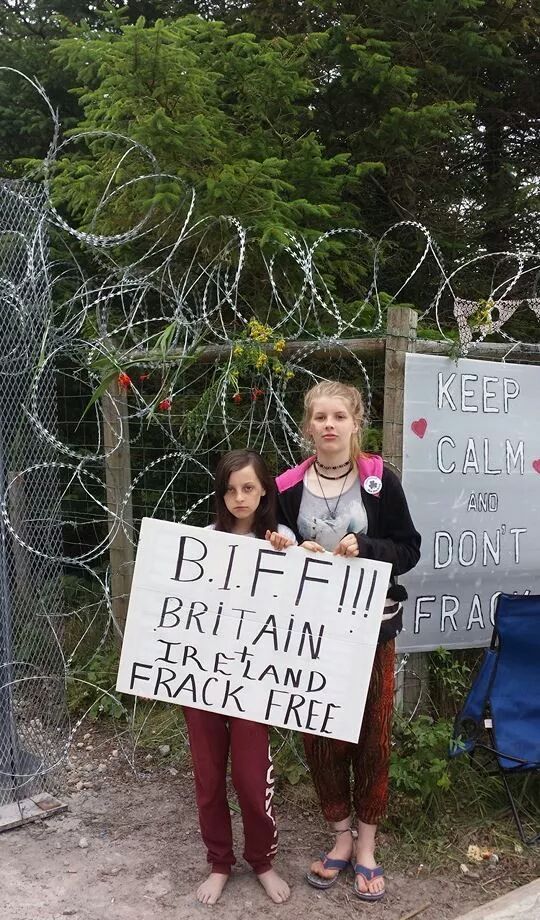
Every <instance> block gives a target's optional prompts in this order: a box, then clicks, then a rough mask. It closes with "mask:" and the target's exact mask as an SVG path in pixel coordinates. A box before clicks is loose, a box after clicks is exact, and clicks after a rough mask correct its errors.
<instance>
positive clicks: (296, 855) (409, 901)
mask: <svg viewBox="0 0 540 920" xmlns="http://www.w3.org/2000/svg"><path fill="white" fill-rule="evenodd" d="M92 742H95V743H92ZM79 744H81V742H79ZM88 747H90V748H91V749H90V750H87V748H88ZM142 762H143V764H144V766H145V767H148V770H149V772H148V774H144V775H139V776H138V777H136V776H134V775H133V773H132V772H131V771H130V770H129V768H128V766H127V764H126V762H125V760H124V758H123V757H122V753H121V751H118V748H117V746H116V747H115V741H114V739H110V738H107V737H105V738H104V737H103V735H99V734H97V735H92V736H87V737H86V738H85V741H84V744H83V746H82V747H79V748H74V750H73V752H72V756H71V769H70V772H69V774H68V776H69V788H70V790H71V791H70V794H69V795H66V796H63V799H64V800H65V801H67V802H68V803H69V811H68V812H67V813H66V814H65V815H57V816H55V817H51V818H49V819H48V820H46V821H43V822H41V823H34V824H29V825H27V826H25V827H22V828H19V829H17V830H13V831H8V832H6V833H3V834H0V877H1V884H0V917H2V918H3V920H64V918H65V917H73V918H74V920H128V918H129V920H158V918H159V920H185V918H193V917H199V916H201V917H202V916H204V915H206V914H208V912H209V911H210V912H213V913H214V914H217V913H219V916H220V917H222V918H224V920H240V918H242V920H243V918H246V920H247V918H250V920H251V918H254V917H255V918H260V920H263V918H265V917H268V918H270V917H276V918H279V920H293V918H294V920H297V918H300V920H307V918H309V920H311V918H313V920H326V918H328V920H330V918H334V917H336V916H337V917H339V918H343V920H346V918H350V917H358V918H363V917H366V918H368V917H369V918H370V920H402V918H405V917H407V915H408V914H410V913H411V912H413V911H414V910H415V909H418V908H420V907H422V906H423V905H425V904H427V903H429V904H430V907H429V908H427V909H426V910H423V911H422V912H421V913H419V914H418V915H417V916H418V918H419V920H451V918H455V917H457V916H458V914H460V913H463V912H464V911H465V910H467V909H471V908H472V907H474V906H476V905H478V904H480V903H482V902H484V901H486V900H489V899H491V898H492V897H495V896H496V895H497V894H499V893H501V892H502V891H505V890H508V888H510V887H512V879H511V878H510V877H509V876H508V873H507V872H505V871H501V866H499V867H495V868H491V867H490V870H489V871H487V870H484V871H483V873H482V876H481V878H479V879H478V880H474V881H473V880H471V879H466V878H465V877H463V876H461V877H460V872H459V866H457V865H456V871H455V874H454V875H453V876H447V877H444V876H433V875H432V876H430V877H423V872H422V873H420V877H418V868H417V867H414V870H412V871H411V875H406V874H403V873H398V872H393V871H390V872H389V873H388V875H387V888H388V896H387V898H386V900H385V901H384V902H381V903H380V904H370V905H364V904H362V903H361V902H359V901H358V900H355V899H354V896H353V894H352V880H351V877H350V876H349V878H348V879H347V880H345V879H344V880H340V881H339V882H338V884H337V885H336V886H335V888H334V889H332V891H331V892H327V893H324V894H319V893H317V892H315V891H313V890H312V889H310V888H309V886H308V885H307V884H305V883H304V882H303V881H302V876H303V873H304V871H305V869H306V866H307V865H308V863H309V860H310V858H311V857H312V856H313V854H314V853H317V852H318V851H319V850H320V849H322V848H323V847H324V845H325V842H326V838H325V834H324V828H323V826H322V823H320V822H319V821H318V819H317V818H316V817H314V815H313V814H306V813H305V809H301V808H300V807H297V806H294V805H290V804H284V803H282V805H281V807H280V808H279V812H278V820H279V827H280V838H281V839H280V854H279V859H278V863H277V866H278V868H280V870H281V871H282V872H283V874H284V875H285V877H286V878H287V879H288V881H289V882H290V884H291V888H292V894H291V899H290V901H289V902H288V903H287V904H286V905H280V906H274V905H272V904H271V903H270V902H269V901H268V900H267V898H266V895H265V894H264V892H263V891H262V889H261V888H260V886H259V885H258V884H257V882H256V880H255V879H254V877H253V875H252V873H251V872H250V871H249V870H248V868H247V867H246V866H245V864H244V863H243V862H242V860H241V859H239V864H238V867H237V868H236V869H235V871H234V874H233V876H232V879H231V881H230V883H229V885H228V887H227V889H226V890H225V893H224V895H223V897H222V899H221V901H220V903H219V904H218V905H217V906H215V907H213V908H209V907H203V906H202V905H200V904H198V902H197V901H196V900H195V898H194V894H193V893H194V890H195V888H196V887H197V884H198V883H199V881H200V879H201V878H202V877H203V875H204V873H205V872H206V863H205V857H204V851H203V847H202V844H201V840H200V835H199V830H198V825H197V815H196V811H195V806H194V800H193V788H192V777H191V775H190V771H189V769H187V768H184V769H176V768H175V767H173V766H170V765H167V758H166V757H159V756H155V757H154V758H153V759H152V761H151V762H145V760H144V756H143V757H142ZM156 764H158V765H157V766H155V765H156ZM83 784H84V785H83ZM233 825H234V830H235V840H236V841H237V842H238V846H237V852H238V853H241V852H242V849H241V840H242V833H241V830H242V829H241V820H240V816H239V815H237V814H234V815H233ZM85 843H86V845H85ZM495 876H497V877H498V878H495ZM491 880H493V882H494V884H490V881H491Z"/></svg>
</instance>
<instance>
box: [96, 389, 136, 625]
mask: <svg viewBox="0 0 540 920" xmlns="http://www.w3.org/2000/svg"><path fill="white" fill-rule="evenodd" d="M101 405H102V410H103V443H104V447H105V451H106V453H107V454H108V456H107V457H106V459H105V481H106V485H107V507H108V509H109V534H110V536H111V542H110V547H109V559H110V566H111V602H112V610H113V618H114V625H115V629H116V630H117V633H118V636H119V638H120V639H121V637H122V635H123V633H124V626H125V622H126V614H127V607H128V601H129V592H130V590H131V579H132V577H133V564H134V558H135V552H134V547H133V544H132V542H131V540H134V529H133V506H132V502H131V492H130V490H131V453H130V446H129V420H128V412H129V410H128V401H127V394H126V391H125V389H123V388H122V387H120V386H119V384H118V380H117V379H116V377H115V378H114V380H112V382H111V383H110V385H109V387H108V388H107V390H106V392H105V394H104V396H103V399H102V401H101ZM119 442H120V443H119ZM117 445H118V446H117ZM115 447H116V450H114V448H115ZM128 494H129V498H127V496H128ZM128 537H129V538H131V540H130V539H128Z"/></svg>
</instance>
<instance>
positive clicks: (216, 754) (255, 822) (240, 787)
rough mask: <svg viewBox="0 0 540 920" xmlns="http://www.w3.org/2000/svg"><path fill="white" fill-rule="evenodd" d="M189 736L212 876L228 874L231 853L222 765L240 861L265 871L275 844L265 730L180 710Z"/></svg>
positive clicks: (211, 714)
mask: <svg viewBox="0 0 540 920" xmlns="http://www.w3.org/2000/svg"><path fill="white" fill-rule="evenodd" d="M182 708H183V712H184V717H185V720H186V725H187V729H188V734H189V744H190V748H191V757H192V760H193V772H194V775H195V793H196V798H197V808H198V810H199V825H200V828H201V835H202V838H203V841H204V843H205V845H206V848H207V850H208V856H207V859H208V862H209V863H210V865H211V866H212V871H213V872H223V873H229V872H230V871H231V866H233V865H234V863H235V862H236V860H235V857H234V853H233V839H232V827H231V813H230V809H229V803H228V801H227V785H226V778H227V761H228V758H229V750H230V753H231V776H232V781H233V785H234V788H235V789H236V793H237V795H238V802H239V804H240V810H241V812H242V821H243V824H244V859H245V860H246V862H248V863H249V864H250V866H251V867H252V868H253V870H254V871H255V872H256V873H257V874H260V873H261V872H266V871H267V870H268V869H269V868H270V866H271V864H272V858H273V856H275V853H276V850H277V843H278V832H277V826H276V822H275V819H274V809H273V807H272V799H273V797H274V774H273V766H272V758H271V755H270V742H269V737H268V727H267V726H266V725H261V724H260V723H258V722H248V721H247V720H246V719H236V718H232V717H229V716H224V715H220V714H219V713H215V712H205V711H203V710H201V709H191V708H188V707H182Z"/></svg>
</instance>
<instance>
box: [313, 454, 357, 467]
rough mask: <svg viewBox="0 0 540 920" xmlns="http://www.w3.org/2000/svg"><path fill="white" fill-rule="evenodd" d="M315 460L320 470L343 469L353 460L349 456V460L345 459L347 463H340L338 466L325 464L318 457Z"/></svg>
mask: <svg viewBox="0 0 540 920" xmlns="http://www.w3.org/2000/svg"><path fill="white" fill-rule="evenodd" d="M315 462H316V464H317V466H318V467H319V469H320V470H342V469H344V468H345V467H346V466H348V465H349V463H350V462H351V461H350V458H349V460H345V463H338V465H337V466H325V465H324V463H321V461H320V460H319V458H318V457H315Z"/></svg>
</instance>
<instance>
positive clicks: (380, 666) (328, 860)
mask: <svg viewBox="0 0 540 920" xmlns="http://www.w3.org/2000/svg"><path fill="white" fill-rule="evenodd" d="M363 416H364V407H363V403H362V397H361V395H360V393H359V391H358V390H357V389H356V388H355V387H352V386H347V385H345V384H342V383H338V382H336V381H331V380H323V381H321V382H320V383H318V384H317V385H316V386H314V387H312V388H311V389H310V390H309V391H308V392H307V393H306V395H305V397H304V435H305V436H306V438H307V439H308V440H309V441H310V442H311V444H312V445H313V448H314V455H313V456H311V457H310V458H309V459H308V460H306V461H304V463H301V464H300V465H299V466H297V467H294V469H292V470H287V471H286V472H285V473H282V474H281V476H278V478H277V486H278V491H279V506H280V519H281V520H283V521H284V522H285V523H286V524H288V526H289V527H290V528H292V529H293V531H294V533H295V536H296V538H297V540H298V543H300V545H302V546H303V547H304V548H305V549H307V550H311V551H313V552H325V551H327V552H328V551H329V552H333V553H334V554H337V555H341V556H347V558H353V557H356V556H362V557H364V558H366V559H378V560H381V561H383V562H390V563H391V564H392V578H391V583H390V588H389V591H388V596H387V599H386V605H385V608H384V613H383V619H382V625H381V631H380V635H379V644H378V646H377V651H376V654H375V660H374V663H373V670H372V674H371V682H370V686H369V691H368V696H367V701H366V707H365V711H364V719H363V722H362V728H361V732H360V737H359V739H358V743H357V744H348V743H346V742H343V741H336V740H333V739H329V738H322V737H318V736H316V735H305V736H304V746H305V751H306V758H307V761H308V764H309V768H310V772H311V775H312V778H313V782H314V785H315V788H316V790H317V794H318V796H319V800H320V803H321V808H322V811H323V814H324V816H325V818H326V819H327V820H328V821H329V822H331V824H332V829H333V831H334V834H335V842H334V845H333V847H332V848H331V850H330V851H329V852H328V853H327V854H326V856H324V857H323V858H322V859H317V860H315V862H313V864H312V865H311V868H310V870H309V872H308V874H307V880H308V882H309V883H310V884H311V885H313V886H314V887H315V888H330V887H331V886H332V885H333V884H334V883H335V882H336V880H337V877H338V875H339V872H340V871H341V870H347V869H348V868H349V867H350V864H351V860H352V861H353V866H354V870H355V881H354V893H355V894H356V896H357V897H358V898H360V899H362V900H364V901H378V900H380V899H381V898H382V897H383V895H384V875H383V870H382V867H381V866H379V865H377V862H376V860H375V834H376V830H377V824H378V823H379V821H380V819H381V817H382V816H383V815H384V812H385V810H386V804H387V799H388V765H389V758H390V742H391V726H392V706H393V690H394V651H395V650H394V638H395V636H396V634H397V633H398V632H399V631H400V629H401V618H402V613H401V602H402V601H403V600H404V599H405V597H406V596H407V595H406V592H405V589H404V588H403V587H402V586H400V585H398V584H397V583H396V580H395V576H397V575H402V574H404V573H405V572H408V571H409V569H412V568H413V566H415V565H416V563H417V562H418V559H419V558H420V534H419V533H418V532H417V530H416V529H415V527H414V524H413V522H412V520H411V516H410V514H409V509H408V507H407V501H406V499H405V495H404V493H403V489H402V488H401V483H400V482H399V479H398V478H397V476H396V475H395V474H394V473H393V472H392V471H391V470H390V469H388V468H387V467H386V466H384V465H383V461H382V459H381V457H379V456H377V455H375V454H366V453H364V452H363V451H362V449H361V445H360V431H361V428H362V422H363ZM351 706H354V700H351ZM351 806H352V807H351ZM353 811H354V812H356V818H357V824H356V827H353ZM355 832H356V842H355V841H354V840H353V837H354V835H355Z"/></svg>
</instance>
